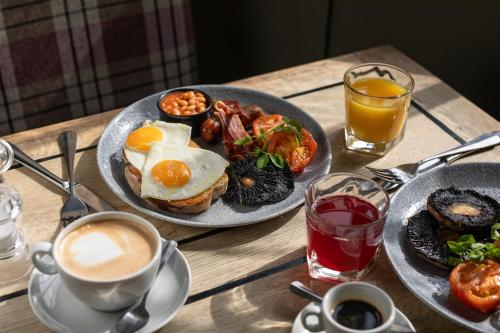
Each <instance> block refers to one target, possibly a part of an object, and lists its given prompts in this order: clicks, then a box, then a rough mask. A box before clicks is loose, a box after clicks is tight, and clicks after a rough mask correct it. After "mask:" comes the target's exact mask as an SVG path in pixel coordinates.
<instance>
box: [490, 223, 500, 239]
mask: <svg viewBox="0 0 500 333" xmlns="http://www.w3.org/2000/svg"><path fill="white" fill-rule="evenodd" d="M491 239H493V240H499V239H500V223H495V224H494V225H492V226H491Z"/></svg>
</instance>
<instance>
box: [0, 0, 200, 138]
mask: <svg viewBox="0 0 500 333" xmlns="http://www.w3.org/2000/svg"><path fill="white" fill-rule="evenodd" d="M196 74H197V73H196V52H195V43H194V34H193V30H192V22H191V9H190V3H189V0H143V1H139V0H22V1H19V0H1V2H0V90H1V94H0V135H4V134H7V133H12V132H16V131H20V130H25V129H29V128H34V127H39V126H43V125H46V124H49V123H55V122H60V121H64V120H68V119H72V118H77V117H82V116H86V115H89V114H93V113H98V112H102V111H107V110H111V109H113V108H117V107H122V106H126V105H128V104H130V103H132V102H133V101H135V100H137V99H140V98H142V97H144V96H147V95H149V94H152V93H154V92H157V91H161V90H164V89H166V88H170V87H176V86H180V85H187V84H192V83H195V82H196V80H197V75H196Z"/></svg>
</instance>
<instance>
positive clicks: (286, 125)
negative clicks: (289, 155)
mask: <svg viewBox="0 0 500 333" xmlns="http://www.w3.org/2000/svg"><path fill="white" fill-rule="evenodd" d="M300 131H302V126H301V125H300V124H299V123H298V122H297V121H295V120H291V119H289V118H287V117H283V124H281V125H279V126H276V127H274V128H273V129H271V130H270V132H293V133H295V141H296V142H297V145H300V142H301V141H302V135H301V133H300Z"/></svg>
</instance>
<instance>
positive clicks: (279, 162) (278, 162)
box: [269, 154, 285, 169]
mask: <svg viewBox="0 0 500 333" xmlns="http://www.w3.org/2000/svg"><path fill="white" fill-rule="evenodd" d="M269 156H270V157H271V162H273V164H274V165H275V166H276V167H278V168H280V169H283V168H284V167H285V160H283V157H281V155H280V154H271V155H269Z"/></svg>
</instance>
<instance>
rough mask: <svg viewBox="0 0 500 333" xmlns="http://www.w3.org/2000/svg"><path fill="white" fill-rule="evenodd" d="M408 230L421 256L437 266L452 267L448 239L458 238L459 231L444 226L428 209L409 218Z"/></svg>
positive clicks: (414, 246) (412, 242) (410, 239)
mask: <svg viewBox="0 0 500 333" xmlns="http://www.w3.org/2000/svg"><path fill="white" fill-rule="evenodd" d="M406 232H407V235H408V241H409V242H410V244H411V246H412V247H413V248H414V249H415V252H416V253H417V255H418V256H419V257H421V258H423V259H425V260H426V261H428V262H430V263H431V264H433V265H435V266H437V267H440V268H445V269H450V267H449V266H448V256H449V254H448V249H447V245H446V241H448V240H456V239H457V238H458V237H459V236H460V235H459V233H457V232H456V231H451V230H449V229H446V228H445V227H443V226H442V225H441V224H440V223H439V222H438V221H436V219H435V218H434V217H433V216H432V214H431V213H430V212H429V211H427V210H422V211H420V212H419V213H418V214H415V215H413V216H412V217H410V218H409V219H408V226H407V228H406Z"/></svg>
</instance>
